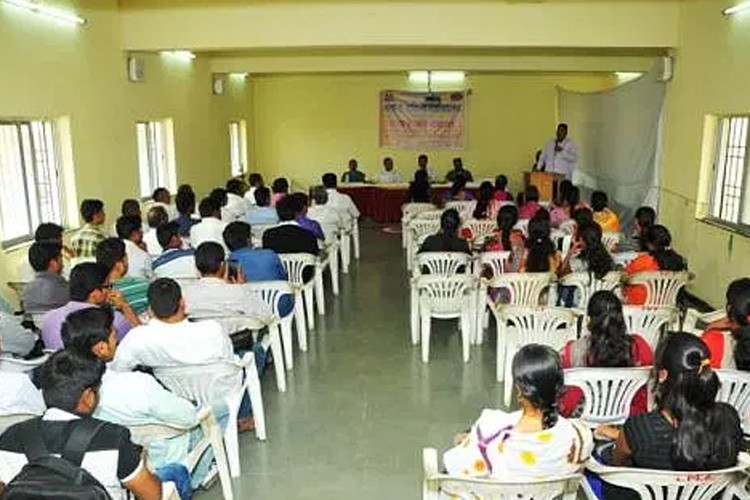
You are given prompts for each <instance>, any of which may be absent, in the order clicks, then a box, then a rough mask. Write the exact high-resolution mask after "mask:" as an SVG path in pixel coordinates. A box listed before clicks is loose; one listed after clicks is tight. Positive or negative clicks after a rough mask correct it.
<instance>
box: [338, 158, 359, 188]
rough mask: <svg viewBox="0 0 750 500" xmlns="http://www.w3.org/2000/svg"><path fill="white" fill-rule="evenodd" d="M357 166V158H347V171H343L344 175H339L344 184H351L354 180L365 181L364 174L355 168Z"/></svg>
mask: <svg viewBox="0 0 750 500" xmlns="http://www.w3.org/2000/svg"><path fill="white" fill-rule="evenodd" d="M357 168H359V165H357V160H355V159H354V158H352V159H351V160H349V171H348V172H345V173H344V175H342V176H341V182H343V183H344V184H351V183H354V182H365V174H363V173H362V172H360V171H359V170H357Z"/></svg>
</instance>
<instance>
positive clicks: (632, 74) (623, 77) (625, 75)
mask: <svg viewBox="0 0 750 500" xmlns="http://www.w3.org/2000/svg"><path fill="white" fill-rule="evenodd" d="M642 76H643V73H639V72H637V71H616V72H615V77H617V80H618V81H620V82H621V83H624V82H630V81H633V80H637V79H638V78H640V77H642Z"/></svg>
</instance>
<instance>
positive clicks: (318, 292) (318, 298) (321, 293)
mask: <svg viewBox="0 0 750 500" xmlns="http://www.w3.org/2000/svg"><path fill="white" fill-rule="evenodd" d="M315 302H316V303H317V305H318V315H319V316H325V314H326V296H325V289H324V287H323V270H322V269H318V272H317V274H316V275H315Z"/></svg>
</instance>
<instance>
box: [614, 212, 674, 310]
mask: <svg viewBox="0 0 750 500" xmlns="http://www.w3.org/2000/svg"><path fill="white" fill-rule="evenodd" d="M686 269H687V263H686V262H685V259H684V257H682V256H681V255H680V254H678V253H677V252H675V251H674V250H672V236H671V235H670V234H669V230H668V229H667V228H666V227H664V226H661V225H658V224H657V225H654V226H651V227H649V228H647V229H646V230H645V231H644V232H643V236H642V237H641V254H640V255H639V256H638V257H636V258H635V259H634V260H633V261H632V262H630V264H628V265H627V267H625V270H624V273H625V275H626V276H630V275H633V274H635V273H639V272H642V271H684V270H686ZM623 296H624V297H625V303H626V304H632V305H641V304H644V303H645V302H646V287H644V286H643V285H626V286H624V287H623Z"/></svg>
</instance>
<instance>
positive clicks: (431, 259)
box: [414, 252, 471, 276]
mask: <svg viewBox="0 0 750 500" xmlns="http://www.w3.org/2000/svg"><path fill="white" fill-rule="evenodd" d="M470 265H471V257H470V256H469V255H468V254H466V253H463V252H423V253H420V254H417V257H416V266H414V273H415V274H421V273H422V272H423V270H424V271H426V272H425V274H433V275H439V276H452V275H454V274H458V273H459V271H462V270H463V271H462V272H468V269H469V267H470Z"/></svg>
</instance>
